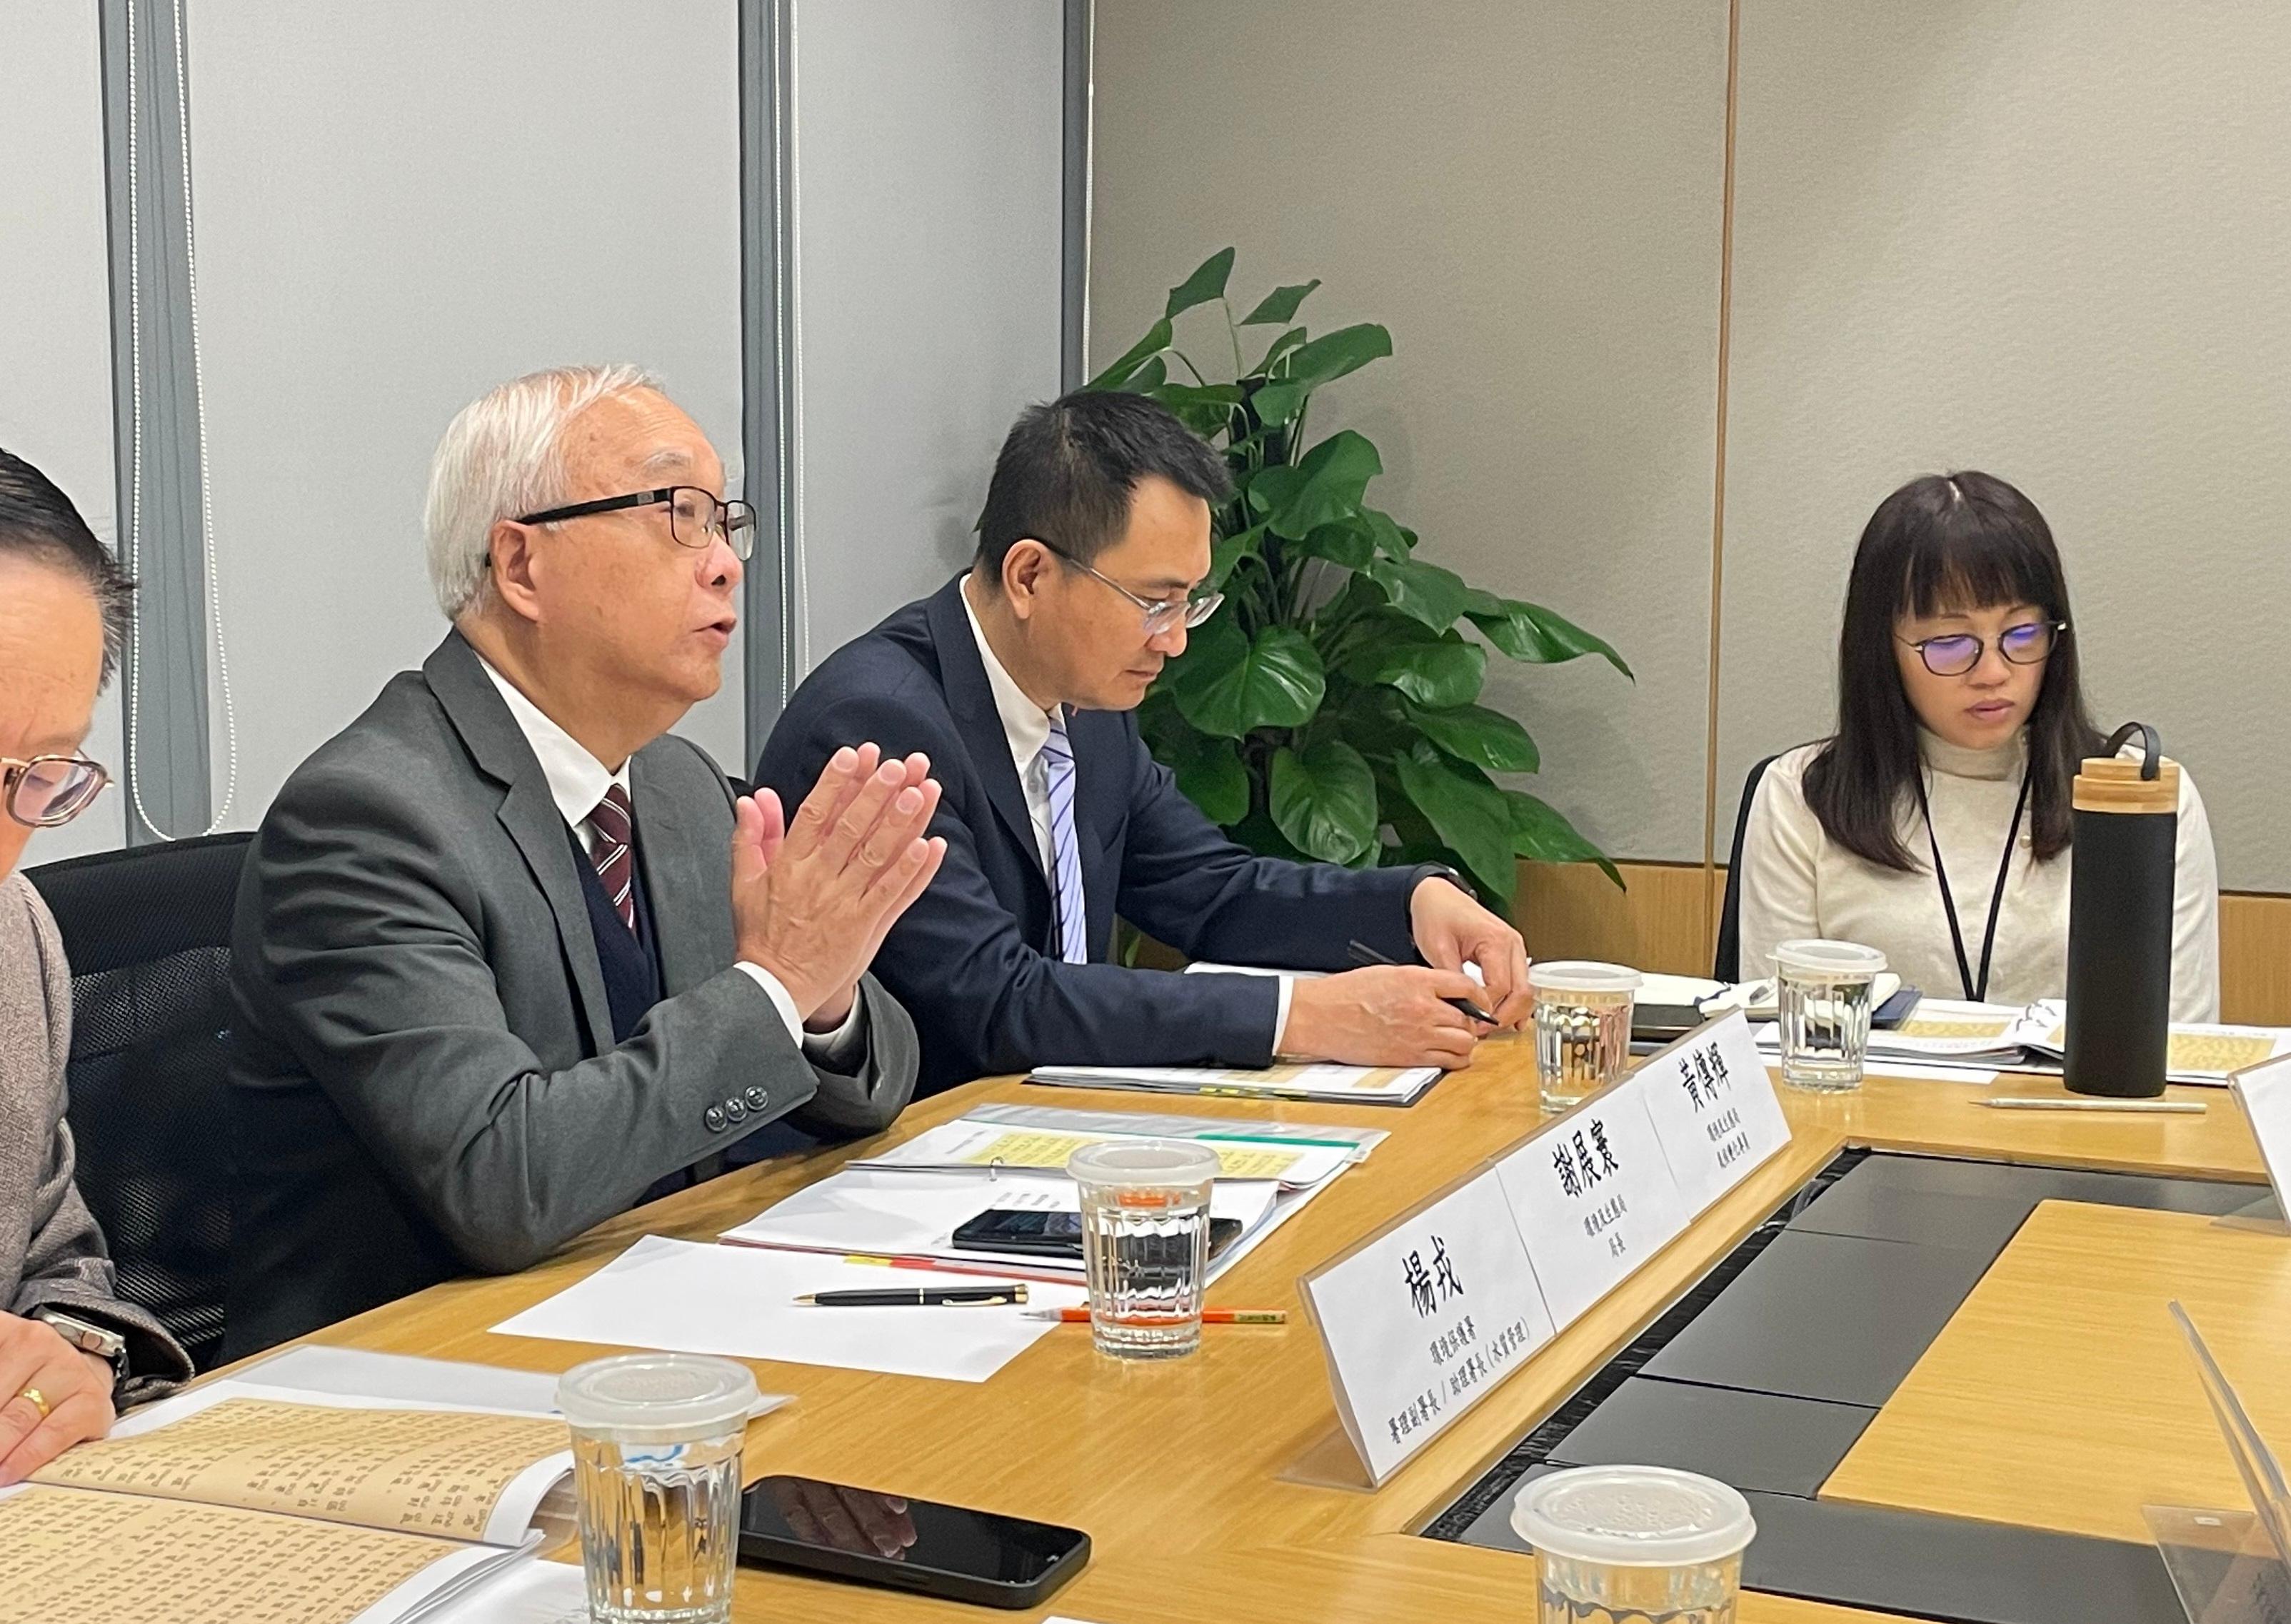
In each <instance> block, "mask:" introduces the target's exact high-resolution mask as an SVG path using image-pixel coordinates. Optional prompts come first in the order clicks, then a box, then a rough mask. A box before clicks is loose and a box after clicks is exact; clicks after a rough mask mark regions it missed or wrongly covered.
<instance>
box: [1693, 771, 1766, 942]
mask: <svg viewBox="0 0 2291 1624" xmlns="http://www.w3.org/2000/svg"><path fill="white" fill-rule="evenodd" d="M1779 760H1781V757H1780V756H1768V757H1767V758H1766V759H1765V760H1763V761H1761V762H1759V763H1758V764H1757V765H1756V767H1754V768H1751V769H1750V776H1748V777H1747V778H1745V779H1743V780H1742V809H1741V810H1740V812H1738V813H1736V814H1735V816H1734V855H1733V856H1731V857H1729V858H1728V859H1727V860H1726V900H1725V903H1724V906H1722V907H1721V908H1720V909H1719V911H1718V952H1717V955H1716V962H1715V963H1714V964H1713V965H1712V966H1711V968H1710V973H1711V974H1712V975H1713V976H1716V977H1717V978H1718V979H1719V980H1721V981H1740V979H1741V978H1742V833H1743V831H1745V830H1747V829H1748V828H1749V826H1750V803H1751V802H1752V801H1754V800H1756V799H1757V798H1758V780H1760V779H1761V778H1764V776H1766V768H1770V767H1772V766H1773V764H1774V763H1775V762H1777V761H1779Z"/></svg>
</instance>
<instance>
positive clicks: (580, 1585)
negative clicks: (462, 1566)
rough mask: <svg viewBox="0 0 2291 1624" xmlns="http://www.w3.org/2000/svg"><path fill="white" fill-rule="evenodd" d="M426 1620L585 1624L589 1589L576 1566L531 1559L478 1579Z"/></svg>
mask: <svg viewBox="0 0 2291 1624" xmlns="http://www.w3.org/2000/svg"><path fill="white" fill-rule="evenodd" d="M424 1624H589V1588H588V1584H587V1582H586V1581H585V1580H583V1578H582V1576H581V1570H580V1568H579V1567H578V1566H577V1565H568V1564H565V1563H562V1562H543V1561H540V1560H539V1559H537V1558H535V1559H529V1560H527V1561H524V1562H518V1563H514V1564H511V1565H510V1566H509V1567H508V1568H505V1569H503V1570H502V1572H499V1573H495V1574H494V1575H492V1576H490V1577H488V1578H486V1579H485V1580H481V1581H480V1582H479V1583H478V1585H476V1586H475V1587H474V1588H471V1589H470V1590H469V1591H467V1592H465V1593H464V1594H462V1595H461V1596H455V1597H454V1599H453V1600H452V1601H450V1602H448V1603H446V1604H445V1605H444V1606H442V1607H440V1608H438V1609H437V1610H436V1611H435V1612H431V1613H430V1614H429V1616H428V1617H427V1619H426V1620H424Z"/></svg>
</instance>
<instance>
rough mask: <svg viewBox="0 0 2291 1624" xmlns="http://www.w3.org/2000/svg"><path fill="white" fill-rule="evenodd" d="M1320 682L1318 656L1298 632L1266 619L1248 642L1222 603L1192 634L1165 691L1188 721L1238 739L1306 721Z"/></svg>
mask: <svg viewBox="0 0 2291 1624" xmlns="http://www.w3.org/2000/svg"><path fill="white" fill-rule="evenodd" d="M1326 687H1327V678H1326V676H1325V674H1324V673H1323V672H1322V670H1321V656H1320V655H1318V654H1316V653H1315V652H1314V648H1313V645H1312V643H1311V642H1310V641H1308V640H1307V639H1306V636H1305V634H1304V633H1303V632H1301V631H1298V630H1297V629H1296V628H1295V627H1293V626H1267V627H1266V628H1265V630H1263V631H1259V632H1258V634H1257V637H1256V639H1255V640H1254V641H1253V642H1252V641H1251V640H1250V638H1249V637H1248V635H1247V634H1246V633H1245V632H1243V631H1242V630H1241V627H1240V626H1239V624H1238V623H1236V622H1235V621H1234V615H1233V611H1232V609H1231V608H1229V607H1228V608H1227V609H1226V611H1225V612H1224V613H1222V614H1220V615H1214V616H1212V617H1211V618H1210V623H1208V624H1207V625H1205V626H1203V627H1202V629H1201V630H1200V631H1197V632H1195V633H1194V636H1193V639H1192V641H1191V644H1190V645H1189V646H1188V647H1187V648H1186V653H1185V655H1184V658H1183V664H1182V668H1181V669H1180V670H1179V671H1178V676H1177V679H1176V682H1175V684H1174V686H1173V687H1172V688H1171V690H1170V692H1171V695H1172V696H1173V697H1174V698H1175V699H1176V700H1177V702H1178V710H1179V711H1181V712H1184V713H1185V718H1186V720H1187V721H1189V722H1191V723H1193V724H1194V727H1196V728H1200V729H1201V730H1202V732H1203V733H1207V734H1210V735H1212V736H1216V737H1218V738H1227V739H1237V738H1240V737H1241V736H1243V735H1244V734H1247V733H1249V732H1250V731H1251V730H1252V729H1254V728H1295V727H1298V726H1301V725H1302V724H1304V723H1305V722H1306V721H1309V720H1311V719H1312V715H1313V712H1314V711H1316V710H1318V709H1319V708H1320V704H1321V695H1322V693H1323V692H1324V691H1325V689H1326Z"/></svg>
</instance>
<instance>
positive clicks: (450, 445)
mask: <svg viewBox="0 0 2291 1624" xmlns="http://www.w3.org/2000/svg"><path fill="white" fill-rule="evenodd" d="M659 388H660V383H659V381H658V380H657V379H655V378H654V377H653V376H652V374H649V373H647V372H646V371H645V370H644V369H643V368H641V367H638V366H553V367H551V368H550V369H549V370H547V371H546V372H532V373H527V374H525V376H523V377H522V378H512V379H510V381H509V382H507V383H504V384H502V386H501V387H500V388H498V389H495V390H491V391H490V392H488V393H486V394H484V395H480V396H479V397H478V398H477V399H475V400H472V401H471V402H470V404H469V405H467V406H463V407H462V409H461V411H460V412H459V413H458V414H456V415H455V416H454V421H453V422H450V423H448V424H446V433H445V437H444V438H442V439H440V440H439V441H438V451H437V454H436V455H434V456H433V457H431V458H430V499H429V502H428V503H427V504H426V506H425V507H424V510H423V513H422V527H423V529H424V530H425V531H427V533H428V535H429V543H430V591H433V592H435V593H436V594H437V595H438V607H439V608H441V609H443V610H444V611H445V612H446V619H448V620H459V619H460V618H461V617H462V615H463V614H465V613H467V612H468V611H469V610H470V609H471V608H473V607H476V606H477V605H478V602H479V601H481V600H482V599H483V598H484V596H485V592H486V583H488V582H489V581H490V580H491V579H492V575H491V572H490V571H489V569H488V568H487V565H486V555H487V553H488V551H489V550H490V548H491V546H492V535H493V528H494V525H496V524H498V523H499V522H501V521H502V519H515V518H517V517H518V515H519V514H523V513H534V512H538V511H540V510H542V509H543V508H547V507H553V506H555V505H557V504H559V503H560V502H563V501H564V500H565V491H566V488H567V485H568V483H569V477H568V473H567V469H566V466H565V450H564V446H565V430H566V429H567V427H568V426H569V425H570V424H571V423H572V422H573V420H574V419H575V418H576V417H578V416H580V415H581V414H582V413H583V412H585V411H587V410H588V409H589V408H590V407H591V406H594V405H596V404H597V403H598V402H599V401H600V400H605V399H609V398H612V397H613V396H615V395H625V394H627V393H628V392H629V391H630V390H640V389H648V390H658V389H659Z"/></svg>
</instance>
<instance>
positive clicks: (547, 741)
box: [478, 655, 865, 1070]
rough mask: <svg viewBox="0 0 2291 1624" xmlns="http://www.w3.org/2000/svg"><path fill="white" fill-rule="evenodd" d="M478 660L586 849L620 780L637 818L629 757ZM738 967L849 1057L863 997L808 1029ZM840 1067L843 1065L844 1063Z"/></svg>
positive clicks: (766, 981)
mask: <svg viewBox="0 0 2291 1624" xmlns="http://www.w3.org/2000/svg"><path fill="white" fill-rule="evenodd" d="M478 664H479V665H481V666H483V667H485V672H486V676H488V677H491V678H492V679H493V680H494V687H497V688H499V689H500V690H501V696H502V703H504V704H506V705H508V706H509V713H510V716H511V717H513V718H515V719H516V721H517V725H518V731H519V732H521V733H523V734H524V735H525V742H526V743H527V744H529V745H531V746H532V748H533V754H534V759H535V760H537V761H539V762H540V763H541V771H542V776H543V777H545V778H547V779H548V780H549V798H550V799H551V800H553V801H555V802H556V803H557V810H558V811H559V813H561V814H562V815H563V816H564V818H565V821H566V822H567V824H570V825H572V829H573V835H574V838H575V840H579V841H580V842H581V849H582V850H583V852H586V851H588V850H589V849H590V848H591V847H592V846H593V845H594V844H595V842H596V838H597V837H596V832H595V831H594V830H592V829H591V828H590V826H589V815H590V814H591V813H592V812H594V811H595V810H596V809H597V803H598V802H599V801H600V800H604V799H605V791H606V790H607V788H608V787H609V786H611V785H613V784H619V785H620V786H621V792H622V793H623V795H627V796H629V798H630V799H629V806H630V811H631V821H633V820H634V816H635V808H636V798H635V796H634V794H633V793H632V792H631V790H630V788H629V764H628V763H627V762H626V761H623V762H622V763H621V770H620V771H619V772H617V773H615V772H607V770H606V769H605V764H604V763H603V762H602V761H599V760H597V758H596V757H594V756H592V755H591V754H590V753H589V751H588V748H587V746H585V745H583V744H582V743H581V741H580V740H578V739H576V738H575V737H574V736H572V735H571V734H569V733H567V732H566V731H565V729H564V728H560V727H559V726H558V725H557V724H556V723H555V722H554V721H552V720H550V718H549V716H548V714H547V712H543V710H542V708H541V707H540V706H539V705H537V704H535V703H533V701H532V700H530V699H528V698H527V697H526V696H525V694H524V693H523V692H522V691H521V690H520V689H519V688H518V686H517V685H516V684H515V683H513V682H511V681H510V679H508V678H507V677H504V676H502V674H501V672H499V671H495V670H494V667H493V663H492V662H491V661H489V660H487V659H486V657H485V656H484V655H478ZM738 968H739V969H742V970H744V971H745V972H746V973H747V974H748V975H749V976H750V977H753V978H754V980H755V983H756V985H758V986H760V987H761V988H763V990H764V996H766V997H767V998H768V999H770V1000H771V1001H772V1008H773V1009H776V1010H778V1011H779V1015H780V1019H781V1021H782V1022H784V1024H785V1025H786V1026H787V1029H788V1036H789V1037H791V1038H792V1039H793V1040H794V1041H796V1042H797V1043H799V1044H800V1045H801V1046H802V1049H803V1052H804V1054H805V1055H806V1056H807V1057H809V1058H811V1059H814V1060H821V1061H826V1062H830V1063H835V1062H839V1061H840V1060H842V1059H843V1058H844V1057H845V1056H846V1055H847V1053H848V1049H849V1046H850V1043H851V1041H852V1040H853V1039H854V1038H855V1037H856V1035H857V1033H858V1030H859V1021H860V1013H861V1011H862V1010H863V1009H864V1008H865V1006H864V1004H863V1003H862V1002H861V1001H860V1000H858V999H857V998H856V997H855V998H854V999H852V1001H851V1013H850V1014H849V1015H848V1016H846V1017H844V1018H843V1024H842V1025H840V1026H839V1027H837V1028H836V1029H835V1030H834V1031H833V1032H830V1033H809V1032H806V1031H805V1030H804V1029H803V1017H802V1015H801V1014H800V1013H799V1012H798V1010H797V1009H796V1007H795V999H794V997H793V996H792V995H791V994H790V993H789V992H788V990H787V988H786V987H785V986H784V985H782V984H781V982H780V978H779V977H777V976H775V975H773V974H772V973H771V971H769V970H768V969H765V968H764V967H763V966H762V965H760V964H754V963H751V962H750V961H747V960H745V959H743V960H740V961H738ZM838 1069H839V1070H840V1065H839V1066H838Z"/></svg>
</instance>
